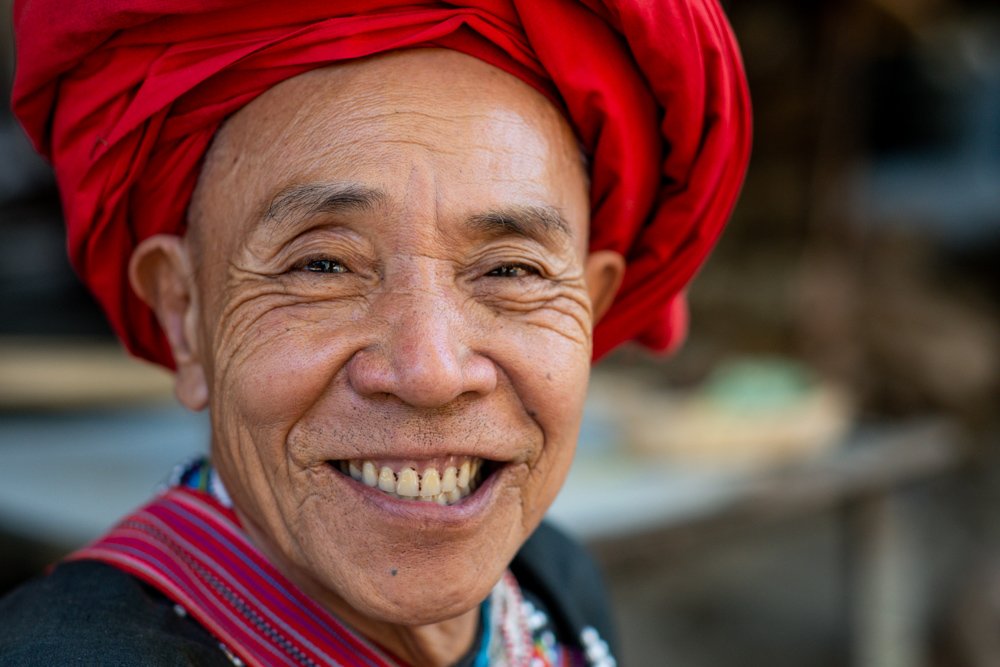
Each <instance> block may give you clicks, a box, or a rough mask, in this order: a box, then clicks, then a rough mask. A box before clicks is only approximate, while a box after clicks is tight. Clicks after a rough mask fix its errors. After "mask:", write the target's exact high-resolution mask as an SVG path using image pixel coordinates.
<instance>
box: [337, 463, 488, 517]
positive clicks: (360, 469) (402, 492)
mask: <svg viewBox="0 0 1000 667" xmlns="http://www.w3.org/2000/svg"><path fill="white" fill-rule="evenodd" d="M455 463H456V465H449V466H446V467H445V469H444V471H443V472H442V471H440V470H438V468H436V467H433V466H407V467H404V468H402V469H401V470H399V471H398V472H397V471H394V470H393V469H392V468H390V467H389V466H386V465H383V466H379V465H378V464H377V463H375V462H374V461H369V460H359V459H354V460H351V461H341V462H340V463H339V467H340V470H341V472H343V473H345V474H347V475H350V476H351V477H353V478H354V479H356V480H357V481H359V482H362V483H364V484H367V485H368V486H371V487H373V488H377V489H381V490H382V491H384V492H385V493H388V494H390V495H393V496H396V497H397V498H411V499H415V500H423V501H435V502H437V503H439V504H441V505H452V504H454V503H457V502H458V501H459V500H461V499H462V498H464V497H466V496H467V495H469V494H470V493H472V492H473V491H475V490H476V487H477V486H478V485H479V481H480V479H479V477H480V475H479V472H480V470H481V468H482V459H478V458H470V457H464V458H462V459H459V460H457V461H455ZM418 469H420V472H419V473H418Z"/></svg>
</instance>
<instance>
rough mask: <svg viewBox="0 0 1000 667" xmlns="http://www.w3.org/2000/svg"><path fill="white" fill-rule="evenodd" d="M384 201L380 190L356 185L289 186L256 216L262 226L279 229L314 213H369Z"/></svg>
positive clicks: (384, 197) (310, 184) (306, 184)
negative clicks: (285, 223) (274, 225)
mask: <svg viewBox="0 0 1000 667" xmlns="http://www.w3.org/2000/svg"><path fill="white" fill-rule="evenodd" d="M386 201H387V197H386V194H385V193H384V192H382V191H381V190H376V189H374V188H369V187H365V186H363V185H358V184H357V183H305V184H299V185H290V186H288V187H285V188H282V189H281V190H279V191H278V193H277V194H275V195H274V197H272V198H271V201H270V203H269V204H268V205H267V209H266V210H265V211H264V212H263V214H262V215H261V216H260V218H261V221H262V222H266V223H270V224H277V225H281V224H282V223H284V222H285V221H286V220H289V219H291V218H303V217H308V216H310V215H316V214H318V213H347V212H350V211H373V210H375V209H377V208H380V207H382V206H383V205H384V204H385V203H386Z"/></svg>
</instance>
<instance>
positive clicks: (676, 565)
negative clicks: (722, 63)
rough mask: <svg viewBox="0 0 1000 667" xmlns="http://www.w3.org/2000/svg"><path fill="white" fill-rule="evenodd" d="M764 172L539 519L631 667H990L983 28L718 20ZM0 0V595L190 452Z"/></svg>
mask: <svg viewBox="0 0 1000 667" xmlns="http://www.w3.org/2000/svg"><path fill="white" fill-rule="evenodd" d="M724 4H725V5H726V8H727V10H728V12H729V15H730V18H731V20H732V22H733V25H734V28H735V30H736V33H737V35H738V37H739V38H740V41H741V43H742V47H743V50H744V57H745V60H746V65H747V69H748V73H749V78H750V86H751V91H752V94H753V97H754V102H755V114H756V138H755V152H754V158H753V162H752V164H751V168H750V173H749V176H748V179H747V182H746V187H745V189H744V193H743V197H742V199H741V202H740V204H739V206H738V208H737V211H736V214H735V217H734V219H733V221H732V223H731V225H730V228H729V231H728V233H727V235H726V236H725V237H724V239H723V241H722V243H721V245H720V246H719V248H718V249H717V251H716V252H715V254H714V255H713V257H712V259H711V261H710V262H709V264H708V265H707V266H706V268H705V269H704V271H703V272H702V274H701V275H700V276H699V277H698V279H697V280H696V282H695V284H694V286H693V288H692V290H691V293H690V301H691V309H692V329H691V335H690V340H689V342H688V344H687V345H686V347H685V348H684V349H683V350H682V351H681V352H680V353H679V354H677V355H676V356H675V357H673V358H671V359H658V358H652V357H650V356H649V355H647V354H645V353H643V352H641V351H639V350H636V349H623V350H621V351H619V352H617V353H616V354H614V355H613V356H612V357H611V358H609V359H608V360H606V361H605V362H603V363H602V364H601V365H599V366H598V367H597V368H596V369H595V375H594V380H593V384H592V389H591V396H590V399H589V403H588V410H587V416H586V419H585V423H584V429H583V434H582V436H581V442H580V455H579V457H578V460H577V463H576V464H575V465H574V468H573V471H572V472H571V476H570V480H569V482H568V484H567V487H566V489H565V491H564V493H563V494H562V495H561V496H560V498H559V500H558V501H557V503H556V505H555V507H554V508H553V510H552V512H551V516H552V519H553V520H554V521H557V522H559V523H561V524H562V525H563V526H565V527H566V528H567V529H569V530H571V531H572V532H575V533H576V534H577V535H578V536H580V537H581V538H582V539H584V540H585V541H586V542H587V543H588V544H589V545H590V546H591V548H592V549H593V551H594V553H595V555H596V556H597V557H598V559H599V560H600V561H601V562H602V564H603V565H604V568H605V572H606V576H607V579H608V583H609V585H610V588H611V591H612V594H613V596H614V602H615V605H616V610H617V615H618V621H619V626H620V633H621V635H622V640H623V655H622V657H623V659H624V660H623V662H624V663H625V664H629V665H680V666H683V667H728V666H738V667H756V666H757V665H760V666H765V665H766V666H767V667H785V666H788V667H802V666H803V665H806V666H809V667H825V666H831V667H833V666H838V667H839V666H852V667H853V666H865V667H875V666H877V667H937V666H940V667H944V666H948V667H952V666H954V667H985V666H996V665H1000V447H998V446H1000V411H998V410H997V408H998V407H1000V405H998V384H1000V275H998V274H1000V5H998V4H997V3H996V0H980V1H973V0H968V1H963V2H959V1H957V0H836V1H834V0H753V1H752V2H751V1H750V0H730V1H729V2H725V3H724ZM9 23H10V0H0V101H2V104H0V592H2V591H4V590H7V589H9V588H10V587H12V586H15V585H16V584H17V583H18V582H19V581H22V580H24V579H25V578H27V577H30V576H32V575H34V574H36V573H38V572H40V571H41V570H42V569H43V568H44V567H45V565H46V564H47V563H50V562H52V561H53V560H54V559H57V558H58V557H59V556H60V555H62V554H64V553H66V552H67V551H69V550H71V549H73V548H74V547H76V546H79V545H81V544H82V543H84V542H86V541H87V540H89V539H91V538H93V537H95V536H97V535H98V534H99V533H100V532H101V531H102V530H103V529H104V528H106V527H107V526H108V525H110V524H111V523H112V522H113V521H114V520H115V518H116V517H117V516H119V515H121V514H122V513H124V512H125V511H127V510H128V509H130V508H131V507H133V506H135V505H137V504H138V503H140V502H142V501H143V500H144V499H145V498H146V497H148V496H149V495H150V493H151V492H152V491H153V490H154V489H155V488H156V486H157V484H158V483H161V482H162V481H163V480H164V479H166V477H167V476H168V474H169V471H170V469H171V467H172V466H173V465H174V464H175V463H178V462H180V461H182V460H184V459H186V458H187V457H190V456H193V455H197V454H198V453H199V452H203V451H205V449H206V446H207V436H206V433H207V426H206V421H205V418H204V416H203V415H191V414H187V413H185V412H184V411H183V410H181V409H180V408H178V407H176V406H175V405H174V402H173V400H172V398H171V394H170V381H169V378H168V377H167V376H166V374H165V373H164V372H162V371H160V370H158V369H156V368H153V367H150V366H148V365H146V364H143V363H140V362H136V361H132V360H129V359H128V358H126V357H125V355H124V354H123V353H122V352H121V351H120V350H119V348H118V346H117V343H116V342H115V340H114V339H113V337H112V336H111V334H110V332H109V330H108V327H107V325H106V324H105V323H104V321H103V318H102V316H101V314H100V312H99V311H98V310H97V308H96V307H95V305H94V303H93V301H92V300H91V298H90V297H89V296H88V294H87V293H86V292H85V291H84V290H83V288H81V287H80V286H79V284H78V283H77V281H76V279H75V277H74V275H73V272H72V270H71V269H70V268H69V266H68V264H67V261H66V259H65V250H64V232H63V229H62V222H61V214H60V207H59V202H58V199H57V196H56V191H55V187H54V184H53V180H52V176H51V174H50V172H49V170H48V168H47V166H46V165H45V164H44V162H43V161H41V160H40V159H39V158H38V157H37V156H35V155H34V154H33V152H32V150H31V149H30V147H29V145H28V143H27V141H26V139H25V138H24V136H23V135H22V133H21V131H20V128H19V126H18V125H17V123H16V122H15V121H14V119H13V117H12V115H11V114H10V112H9V89H10V82H11V78H12V71H13V48H12V44H11V41H12V40H11V30H10V25H9Z"/></svg>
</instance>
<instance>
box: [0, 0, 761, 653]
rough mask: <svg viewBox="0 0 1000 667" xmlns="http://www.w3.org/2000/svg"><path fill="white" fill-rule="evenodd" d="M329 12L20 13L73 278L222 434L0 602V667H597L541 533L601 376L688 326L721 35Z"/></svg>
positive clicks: (563, 0) (562, 15)
mask: <svg viewBox="0 0 1000 667" xmlns="http://www.w3.org/2000/svg"><path fill="white" fill-rule="evenodd" d="M330 4H331V3H321V2H303V3H283V4H282V5H277V4H276V3H267V2H265V3H238V2H233V1H232V0H212V1H211V2H198V3H195V2H191V1H188V2H184V1H181V0H145V1H144V2H141V3H140V2H136V1H135V0H110V1H108V2H102V3H99V4H93V5H91V4H87V5H84V6H81V7H79V8H77V9H76V10H75V11H67V10H65V9H63V8H62V7H61V6H60V4H59V3H57V2H55V0H26V1H24V2H19V3H18V4H17V5H16V6H15V20H16V27H17V37H18V45H19V57H20V70H19V73H18V79H17V87H16V90H15V108H16V110H17V111H18V113H19V115H20V117H21V118H22V120H23V121H24V123H25V126H26V128H27V129H28V131H29V133H30V134H31V135H32V137H33V138H34V140H35V141H36V144H37V145H38V147H39V148H40V149H41V150H42V151H43V152H45V153H46V154H48V155H49V156H51V158H52V160H53V163H54V166H55V168H56V172H57V176H58V178H59V182H60V187H61V191H62V195H63V200H64V204H65V209H66V216H67V225H68V229H69V236H70V248H71V254H72V256H73V259H74V261H75V263H76V265H77V267H78V269H79V270H80V272H81V275H82V276H83V277H84V279H85V280H86V281H87V282H88V283H89V284H90V286H91V287H92V288H93V290H94V291H95V293H96V294H97V295H98V297H99V298H100V299H101V301H102V303H103V305H104V306H105V308H106V310H107V311H108V313H109V317H110V318H111V321H112V322H113V324H114V325H115V326H116V328H117V329H118V331H119V333H120V335H121V336H122V338H123V339H124V340H125V341H126V343H127V344H128V345H129V346H130V348H131V349H132V350H133V351H134V352H135V353H137V354H139V355H141V356H145V357H147V358H149V359H152V360H154V361H158V362H160V363H163V364H165V365H167V366H169V367H171V368H173V369H174V371H175V377H176V395H177V397H178V399H179V400H180V401H181V403H183V404H184V405H185V406H187V407H188V408H190V409H192V410H202V409H208V410H209V412H210V415H211V426H212V441H211V455H210V462H209V460H206V461H201V462H198V463H196V464H194V465H192V466H189V467H187V468H185V469H184V470H182V471H180V472H179V474H177V476H176V479H175V480H174V481H175V483H174V485H173V486H171V488H170V489H169V490H167V491H166V492H165V493H163V494H162V495H160V496H159V497H158V498H156V499H154V500H153V501H152V502H151V503H150V504H149V505H147V506H146V507H144V508H142V509H140V510H139V511H138V512H136V513H134V514H132V515H130V516H128V517H126V518H125V519H124V520H123V521H122V522H121V523H120V524H119V525H118V526H117V527H116V528H114V529H113V530H111V531H110V532H109V533H108V535H106V536H105V537H103V538H102V539H100V540H98V541H97V542H95V543H94V544H92V545H90V546H88V547H86V548H84V549H82V550H81V551H79V552H77V553H75V554H73V555H71V556H70V558H69V559H68V562H66V563H63V564H61V565H59V566H58V567H57V568H55V569H54V571H53V572H51V573H50V574H49V575H48V577H46V578H44V579H41V580H39V581H36V582H33V583H32V584H29V585H28V586H26V587H24V588H23V589H21V590H19V591H17V592H15V593H14V594H13V595H11V596H10V597H8V598H7V600H5V601H4V602H3V603H2V604H0V618H2V619H3V620H2V623H0V625H2V629H0V655H2V656H3V658H0V662H2V663H3V664H12V665H13V664H17V665H25V664H46V665H49V664H71V663H74V661H78V662H79V663H80V664H137V665H138V664H142V665H149V664H227V663H229V662H232V663H233V664H254V665H285V664H288V665H320V664H333V665H355V664H357V665H401V664H411V665H476V666H479V665H576V664H593V665H611V664H614V658H613V657H612V651H611V650H610V648H609V645H608V643H607V640H608V639H610V637H609V636H608V635H609V630H608V623H607V618H606V610H605V608H604V605H603V602H602V598H601V594H600V590H599V587H598V585H597V584H596V575H595V573H594V571H593V570H592V569H591V566H590V565H589V564H588V561H587V560H586V558H585V557H584V556H583V554H582V552H581V551H580V550H579V549H578V547H576V546H574V545H573V544H572V543H571V542H570V541H568V540H567V539H566V538H564V537H562V536H561V535H559V534H558V533H556V532H555V531H554V530H553V529H551V528H548V527H545V526H543V527H541V528H539V523H540V521H541V520H542V517H543V515H544V513H545V511H546V509H547V508H548V507H549V505H550V504H551V502H552V501H553V499H554V498H555V496H556V493H557V492H558V490H559V487H560V486H561V484H562V482H563V479H564V478H565V476H566V473H567V470H568V468H569V465H570V462H571V460H572V458H573V451H574V445H575V441H576V438H577V434H578V430H579V425H580V419H581V411H582V406H583V400H584V394H585V392H586V386H587V377H588V373H589V366H590V362H591V359H592V357H594V356H596V355H599V354H601V353H603V352H604V351H606V350H607V349H610V348H611V347H612V346H614V345H615V344H617V343H619V342H621V341H623V340H627V339H629V338H639V339H641V340H643V341H644V342H646V343H648V344H650V345H651V346H653V347H659V348H661V349H662V348H665V347H669V346H670V345H673V344H674V343H676V342H677V341H678V340H679V339H680V337H681V336H682V335H683V321H682V319H681V317H682V314H683V311H682V308H681V304H682V301H681V297H680V293H681V290H682V288H683V286H684V284H685V283H686V282H687V280H688V279H690V277H691V275H692V274H693V272H694V271H695V269H696V267H697V266H698V264H699V263H700V262H701V261H702V259H703V258H704V256H705V255H706V254H707V252H708V249H709V248H710V246H711V244H712V242H713V241H714V239H715V238H716V236H717V234H718V231H719V230H720V229H721V226H722V223H723V222H724V219H725V218H726V217H727V216H728V213H729V210H730V208H731V206H732V203H733V201H734V199H735V196H736V193H737V190H738V188H739V183H740V180H741V178H742V175H743V170H744V168H745V164H746V159H747V153H748V136H749V130H748V109H747V102H746V91H745V87H744V85H743V79H742V75H741V70H740V65H739V59H738V55H737V53H736V51H735V47H734V45H733V42H732V39H731V36H730V34H729V32H728V28H727V27H726V24H725V21H724V18H723V17H722V15H721V12H720V10H719V9H718V7H717V6H715V5H714V4H713V3H711V2H708V1H705V0H690V1H686V0H660V1H659V2H652V3H651V2H640V1H638V0H632V1H625V0H623V1H620V2H610V1H608V2H606V3H604V4H601V3H598V2H576V1H571V0H558V1H556V0H552V1H551V2H550V1H546V2H530V3H528V2H510V1H509V0H493V1H483V0H480V1H479V2H469V3H437V2H426V3H414V2H406V3H403V2H398V1H396V2H394V1H391V0H379V1H368V2H357V3H340V4H341V5H342V6H340V7H334V8H331V7H330V6H328V5H330ZM57 47H58V48H57ZM126 276H127V278H126ZM623 280H624V283H623ZM129 285H130V286H131V288H129V287H128V286H129ZM616 295H617V298H616ZM602 318H604V319H603V320H602ZM599 320H602V322H603V323H602V325H601V327H604V329H603V330H602V328H601V327H598V329H597V337H596V341H595V337H594V335H593V332H594V325H595V323H596V322H598V321H599ZM602 635H603V636H604V637H605V638H604V639H602Z"/></svg>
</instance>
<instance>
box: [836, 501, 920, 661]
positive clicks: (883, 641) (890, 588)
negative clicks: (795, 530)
mask: <svg viewBox="0 0 1000 667" xmlns="http://www.w3.org/2000/svg"><path fill="white" fill-rule="evenodd" d="M907 509H908V508H907V506H906V496H905V494H900V493H897V494H892V493H890V492H889V490H888V489H887V490H886V493H884V494H883V493H879V494H874V495H871V496H868V497H867V498H865V499H863V500H860V501H858V502H855V503H852V504H851V505H850V506H849V509H848V516H847V529H848V531H849V536H848V537H849V539H848V544H849V549H850V552H849V555H848V557H849V567H850V569H851V576H850V577H849V581H848V585H849V586H850V590H849V591H848V595H849V610H848V613H849V614H850V617H851V618H850V621H851V623H850V627H851V629H852V633H853V637H852V660H851V664H852V667H923V666H924V665H926V664H927V656H926V655H925V652H926V651H925V644H924V639H925V637H926V632H925V630H926V628H925V627H924V618H923V617H924V613H923V611H924V610H923V595H922V588H923V578H922V574H923V573H922V570H921V567H920V565H921V564H920V562H919V556H918V555H919V553H920V548H919V546H918V545H917V544H916V543H915V542H916V539H915V537H916V536H915V534H914V533H915V531H914V530H913V524H912V521H913V517H911V516H908V515H907V514H908V513H907Z"/></svg>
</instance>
